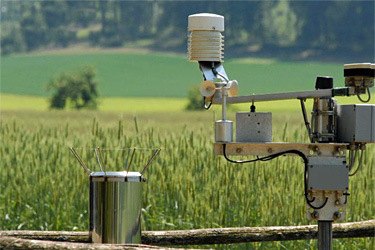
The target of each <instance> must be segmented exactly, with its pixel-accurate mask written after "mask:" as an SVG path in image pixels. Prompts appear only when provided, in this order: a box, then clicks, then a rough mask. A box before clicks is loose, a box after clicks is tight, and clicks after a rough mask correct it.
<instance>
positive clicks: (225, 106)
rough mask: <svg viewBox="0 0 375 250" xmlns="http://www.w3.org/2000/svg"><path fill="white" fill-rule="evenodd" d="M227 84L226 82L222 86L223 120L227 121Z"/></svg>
mask: <svg viewBox="0 0 375 250" xmlns="http://www.w3.org/2000/svg"><path fill="white" fill-rule="evenodd" d="M226 87H227V85H226V84H223V88H222V98H223V102H222V120H223V121H225V120H226V119H227V95H228V93H227V91H228V90H227V88H226Z"/></svg>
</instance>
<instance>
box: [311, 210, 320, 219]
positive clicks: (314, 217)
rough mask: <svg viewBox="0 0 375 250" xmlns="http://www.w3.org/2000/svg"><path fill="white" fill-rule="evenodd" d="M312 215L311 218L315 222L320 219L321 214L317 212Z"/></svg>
mask: <svg viewBox="0 0 375 250" xmlns="http://www.w3.org/2000/svg"><path fill="white" fill-rule="evenodd" d="M310 215H311V218H313V219H314V220H316V219H318V218H319V213H318V212H317V211H315V210H314V211H313V212H312V213H311V214H310Z"/></svg>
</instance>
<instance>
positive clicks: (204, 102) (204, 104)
mask: <svg viewBox="0 0 375 250" xmlns="http://www.w3.org/2000/svg"><path fill="white" fill-rule="evenodd" d="M211 105H212V101H211V102H210V104H208V106H207V105H206V97H205V96H203V107H204V109H205V110H209V109H210V108H211Z"/></svg>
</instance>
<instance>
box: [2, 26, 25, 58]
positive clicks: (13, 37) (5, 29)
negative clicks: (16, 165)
mask: <svg viewBox="0 0 375 250" xmlns="http://www.w3.org/2000/svg"><path fill="white" fill-rule="evenodd" d="M0 37H1V54H2V55H7V54H10V53H14V52H23V51H25V42H24V40H23V37H22V34H21V31H20V27H19V25H17V24H15V23H8V24H1V36H0Z"/></svg>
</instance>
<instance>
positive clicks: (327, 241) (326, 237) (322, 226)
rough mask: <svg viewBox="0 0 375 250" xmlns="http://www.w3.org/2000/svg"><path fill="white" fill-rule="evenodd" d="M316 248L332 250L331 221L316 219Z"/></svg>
mask: <svg viewBox="0 0 375 250" xmlns="http://www.w3.org/2000/svg"><path fill="white" fill-rule="evenodd" d="M318 250H332V221H321V220H319V221H318Z"/></svg>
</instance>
